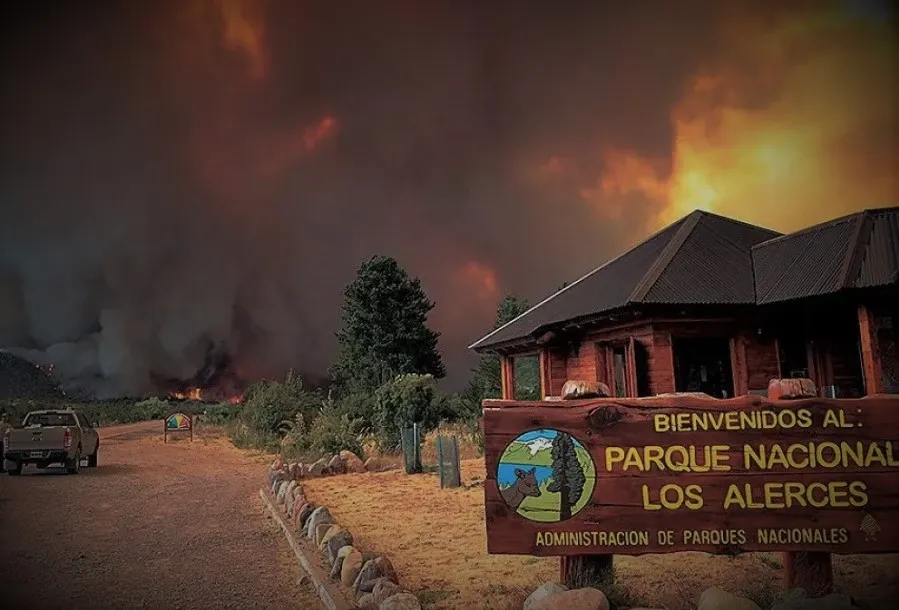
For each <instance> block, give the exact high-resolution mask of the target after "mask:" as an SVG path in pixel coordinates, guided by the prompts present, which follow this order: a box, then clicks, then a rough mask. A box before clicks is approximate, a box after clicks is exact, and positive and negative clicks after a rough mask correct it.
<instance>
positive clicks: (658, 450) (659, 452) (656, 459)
mask: <svg viewBox="0 0 899 610" xmlns="http://www.w3.org/2000/svg"><path fill="white" fill-rule="evenodd" d="M664 457H665V449H663V448H662V447H657V446H649V447H644V448H643V458H644V459H645V460H646V470H647V471H649V470H652V467H653V466H655V467H656V468H658V469H659V470H665V464H664V463H663V462H662V458H664Z"/></svg>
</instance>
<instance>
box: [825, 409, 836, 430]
mask: <svg viewBox="0 0 899 610" xmlns="http://www.w3.org/2000/svg"><path fill="white" fill-rule="evenodd" d="M821 425H822V426H824V427H825V428H830V427H835V428H839V427H840V420H838V419H837V414H836V412H834V410H833V409H828V410H827V411H825V412H824V423H822V424H821Z"/></svg>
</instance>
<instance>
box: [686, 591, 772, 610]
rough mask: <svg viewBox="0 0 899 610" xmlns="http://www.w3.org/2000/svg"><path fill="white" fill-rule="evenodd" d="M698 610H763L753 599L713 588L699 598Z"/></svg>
mask: <svg viewBox="0 0 899 610" xmlns="http://www.w3.org/2000/svg"><path fill="white" fill-rule="evenodd" d="M696 610H761V608H759V605H758V604H757V603H755V602H754V601H752V600H751V599H746V598H745V597H740V596H739V595H734V594H733V593H728V592H727V591H725V590H724V589H720V588H718V587H712V588H710V589H706V590H705V591H703V592H702V595H700V596H699V605H698V606H696Z"/></svg>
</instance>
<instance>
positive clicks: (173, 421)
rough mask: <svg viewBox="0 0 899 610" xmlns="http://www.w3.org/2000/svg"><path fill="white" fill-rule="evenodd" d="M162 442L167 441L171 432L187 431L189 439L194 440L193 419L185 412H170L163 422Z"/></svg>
mask: <svg viewBox="0 0 899 610" xmlns="http://www.w3.org/2000/svg"><path fill="white" fill-rule="evenodd" d="M162 428H163V431H162V442H164V443H167V442H169V434H171V433H172V432H189V433H190V440H191V442H193V440H194V420H193V419H192V418H191V416H190V415H187V414H186V413H172V414H171V415H169V416H168V417H166V418H165V421H164V422H163V426H162Z"/></svg>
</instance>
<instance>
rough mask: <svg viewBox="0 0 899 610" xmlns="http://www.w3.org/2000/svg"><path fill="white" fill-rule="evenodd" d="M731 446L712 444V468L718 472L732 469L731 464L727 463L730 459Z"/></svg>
mask: <svg viewBox="0 0 899 610" xmlns="http://www.w3.org/2000/svg"><path fill="white" fill-rule="evenodd" d="M728 451H730V447H729V446H727V445H712V459H711V462H712V470H714V471H716V472H727V471H729V470H730V464H725V463H724V462H727V461H729V460H730V454H729V453H728Z"/></svg>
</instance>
